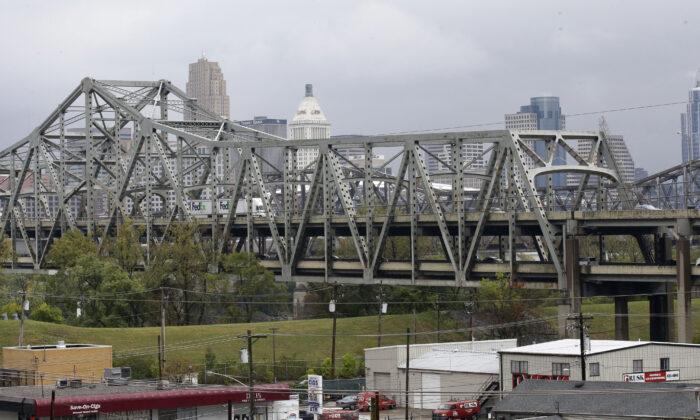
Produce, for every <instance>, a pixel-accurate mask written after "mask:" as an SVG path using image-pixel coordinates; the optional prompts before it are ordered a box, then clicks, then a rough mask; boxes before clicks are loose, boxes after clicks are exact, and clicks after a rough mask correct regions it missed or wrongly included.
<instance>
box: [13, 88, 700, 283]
mask: <svg viewBox="0 0 700 420" xmlns="http://www.w3.org/2000/svg"><path fill="white" fill-rule="evenodd" d="M578 141H586V142H590V143H591V144H592V147H591V148H590V150H591V153H590V155H588V156H581V155H580V154H579V153H578V152H577V151H576V150H577V147H576V146H577V144H576V142H578ZM303 149H311V150H313V152H314V153H315V154H316V155H317V158H316V159H315V161H314V162H312V163H311V164H310V165H308V166H306V167H300V166H299V165H298V160H297V156H298V153H299V151H300V150H303ZM559 149H563V150H564V151H565V152H566V155H567V158H568V161H569V164H566V165H554V164H553V161H554V156H555V155H556V153H557V151H558V150H559ZM377 155H384V156H386V159H384V161H383V162H382V163H380V164H377V163H376V162H377V159H375V158H376V157H377ZM541 156H545V157H541ZM389 168H391V169H392V170H395V172H394V173H391V171H390V169H389ZM692 172H693V173H695V171H694V170H693V171H692ZM559 173H566V174H578V175H579V181H578V184H577V185H573V186H569V187H560V186H559V187H557V186H555V185H554V182H553V179H554V176H555V175H556V174H559ZM0 177H1V178H0V200H1V203H2V218H1V219H0V223H1V224H2V231H3V232H5V233H6V237H7V238H8V239H9V240H10V241H11V243H12V249H13V251H14V253H13V255H15V256H19V258H17V257H16V258H14V259H13V261H12V262H11V265H12V267H13V268H17V267H28V268H31V269H34V270H37V269H41V268H44V267H46V254H47V252H48V250H49V248H50V246H51V243H52V242H53V241H54V240H55V239H56V238H58V237H60V236H61V234H62V233H63V232H65V231H66V230H67V229H80V230H82V231H84V232H86V233H88V234H91V235H93V236H94V237H95V239H96V240H97V241H98V242H99V243H100V245H102V244H104V243H105V242H106V241H107V240H108V238H109V236H110V235H113V234H114V233H115V231H116V229H118V228H119V225H120V224H121V223H123V221H124V220H125V219H127V218H128V219H129V220H130V222H132V223H136V224H138V225H142V226H143V227H144V238H143V247H144V249H145V254H146V259H145V260H146V261H148V260H149V258H150V257H151V255H152V249H153V248H154V247H157V246H158V244H159V243H161V242H162V240H163V238H164V237H165V236H166V235H167V234H168V231H169V229H170V228H171V227H172V225H173V224H174V223H177V222H178V221H193V222H197V223H198V224H199V226H200V231H201V233H202V234H201V238H200V239H201V240H202V241H206V242H208V244H210V245H211V248H213V249H216V250H217V251H218V252H227V251H230V250H232V249H237V250H241V249H242V250H246V251H249V252H255V253H258V254H261V255H262V254H264V255H266V256H267V260H266V261H265V262H264V263H265V264H266V265H267V266H268V267H269V268H270V269H273V270H274V271H275V272H276V273H277V275H278V279H279V280H281V281H326V282H328V281H341V282H350V283H393V284H414V285H419V284H422V285H444V286H466V285H474V284H476V283H475V282H478V280H479V279H480V278H481V277H483V276H484V275H489V274H493V273H494V272H497V271H504V270H505V271H507V272H509V273H510V274H511V278H513V279H515V278H520V279H521V280H523V281H530V282H533V283H532V284H534V285H535V286H536V285H537V284H540V283H537V282H540V281H549V282H552V281H553V282H554V285H549V286H546V287H552V286H554V287H556V285H558V287H560V288H566V287H567V286H566V278H565V277H566V273H565V270H566V267H565V263H564V261H563V253H564V251H565V245H564V239H566V235H567V233H566V229H567V223H568V222H567V220H569V219H571V217H574V216H571V215H574V213H576V214H578V213H577V212H579V211H581V210H595V211H598V212H600V211H604V210H605V211H607V210H624V209H628V210H629V209H633V208H634V207H635V205H637V204H638V203H640V202H642V203H643V202H644V199H645V198H644V197H645V195H644V193H643V192H641V193H640V192H639V190H638V189H635V188H632V187H631V186H628V185H624V184H621V183H620V182H619V180H620V179H621V178H620V173H619V170H618V168H617V165H616V163H615V160H614V158H613V154H612V150H611V148H610V147H609V146H608V143H607V141H606V138H605V135H604V133H594V132H566V131H527V132H526V131H512V130H511V131H477V132H453V133H422V134H409V135H391V136H364V137H346V138H333V139H311V140H298V141H289V140H284V139H281V138H278V137H275V136H272V135H268V134H265V133H262V132H258V131H255V130H251V129H248V128H245V127H242V126H239V125H237V124H235V123H234V122H232V121H229V120H227V119H224V118H222V117H219V116H217V115H214V114H212V113H211V112H209V111H207V110H205V109H203V108H202V107H200V106H199V105H198V104H197V101H196V100H195V99H192V98H189V97H187V95H186V94H185V93H184V92H183V91H182V90H180V89H178V88H177V87H176V86H174V85H172V84H171V83H170V82H168V81H166V80H159V81H142V82H126V81H109V80H93V79H89V78H86V79H84V80H82V82H81V83H80V85H79V86H78V87H76V88H75V90H73V92H71V93H70V95H69V96H68V97H67V98H66V99H65V100H64V101H63V102H62V103H61V104H60V105H59V106H58V107H57V108H56V109H55V110H54V111H53V112H52V113H51V114H50V115H49V116H48V118H47V119H46V120H45V121H44V122H43V123H42V124H41V125H39V126H38V127H37V128H36V129H35V130H34V131H33V132H32V133H31V134H30V135H29V136H27V137H26V138H24V139H23V140H21V141H19V142H17V143H15V144H14V145H12V146H10V147H9V148H7V149H5V150H4V151H2V152H0ZM599 180H603V181H602V182H599ZM657 190H658V189H657ZM642 191H643V188H642ZM658 191H660V190H658ZM640 200H641V201H640ZM662 201H663V203H664V205H665V204H667V200H662ZM660 203H661V202H660ZM688 203H689V201H688V200H686V205H687V204H688ZM567 215H569V216H567ZM569 224H570V223H569ZM419 237H433V238H435V240H436V242H439V246H440V249H441V251H440V252H439V253H438V254H439V256H437V257H435V256H434V258H436V259H435V260H426V259H425V256H423V255H419V247H418V243H419ZM389 238H402V239H401V240H403V241H405V242H406V243H408V246H409V248H410V251H409V256H408V257H406V258H405V259H403V260H400V261H393V260H389V259H388V258H386V257H385V249H386V244H387V241H388V240H389ZM493 238H498V242H499V255H500V256H501V257H503V259H502V260H501V261H497V262H496V264H488V262H485V261H483V260H484V258H483V256H484V255H485V254H484V249H485V248H484V247H485V246H487V245H489V244H491V243H492V242H493V240H492V239H493ZM340 242H344V243H345V244H351V248H352V249H353V250H354V254H353V255H352V256H351V257H347V256H345V257H344V258H339V257H338V256H337V255H336V251H337V250H336V248H337V247H338V244H339V243H340ZM523 243H527V244H529V246H530V250H531V251H532V252H533V253H536V254H537V258H536V261H537V262H539V264H540V266H541V267H540V268H533V267H530V269H526V268H522V267H518V266H519V265H523V266H524V264H521V263H520V262H519V261H521V260H522V258H521V257H519V256H518V255H517V254H518V252H519V251H518V249H516V248H517V246H521V245H522V244H523ZM650 258H652V257H650ZM545 266H546V267H545Z"/></svg>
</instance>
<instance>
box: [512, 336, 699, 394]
mask: <svg viewBox="0 0 700 420" xmlns="http://www.w3.org/2000/svg"><path fill="white" fill-rule="evenodd" d="M502 356H503V382H504V387H503V389H504V390H505V391H510V390H511V389H512V378H513V375H512V374H511V372H510V362H511V360H526V361H527V362H528V373H529V374H541V375H551V374H552V363H569V364H570V365H571V377H570V380H572V381H578V380H581V363H580V361H581V359H580V357H579V356H551V355H532V354H513V353H506V354H502ZM662 357H668V358H670V359H671V360H670V363H671V366H670V369H671V370H679V371H680V382H697V381H698V380H700V364H698V363H697V361H698V360H700V346H683V345H673V344H669V345H667V344H656V343H653V344H648V345H645V346H640V347H634V348H629V349H621V350H616V351H611V352H607V353H600V354H593V355H589V356H587V357H586V363H587V364H588V366H587V367H588V368H589V369H587V372H588V374H589V375H590V364H591V363H596V362H597V363H599V364H600V376H596V377H592V378H591V377H590V376H589V378H588V380H593V381H619V382H622V375H623V374H625V373H632V371H633V369H632V361H633V360H636V359H642V360H643V361H644V371H645V372H656V371H659V370H660V359H661V358H662Z"/></svg>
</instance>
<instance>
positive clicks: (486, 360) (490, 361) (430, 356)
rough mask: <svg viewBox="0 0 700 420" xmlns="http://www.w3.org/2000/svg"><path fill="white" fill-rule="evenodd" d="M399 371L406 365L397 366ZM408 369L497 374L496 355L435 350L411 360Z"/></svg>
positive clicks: (489, 352)
mask: <svg viewBox="0 0 700 420" xmlns="http://www.w3.org/2000/svg"><path fill="white" fill-rule="evenodd" d="M399 369H406V363H402V364H401V365H399ZM409 369H411V370H414V369H416V370H439V371H445V372H464V373H488V374H492V375H496V374H498V353H497V352H495V351H488V352H478V351H445V350H436V351H431V352H429V353H426V354H424V355H422V356H420V357H417V358H415V359H411V365H410V366H409Z"/></svg>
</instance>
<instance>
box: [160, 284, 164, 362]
mask: <svg viewBox="0 0 700 420" xmlns="http://www.w3.org/2000/svg"><path fill="white" fill-rule="evenodd" d="M160 336H161V337H162V341H161V345H162V347H161V348H160V349H159V350H160V352H161V360H162V362H163V366H165V291H164V290H163V286H161V287H160Z"/></svg>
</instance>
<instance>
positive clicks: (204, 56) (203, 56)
mask: <svg viewBox="0 0 700 420" xmlns="http://www.w3.org/2000/svg"><path fill="white" fill-rule="evenodd" d="M206 59H207V55H206V54H204V48H202V60H206Z"/></svg>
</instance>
